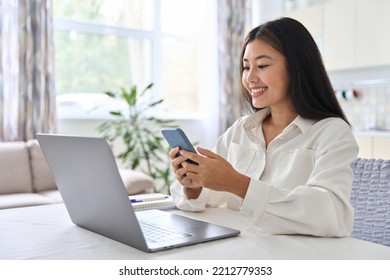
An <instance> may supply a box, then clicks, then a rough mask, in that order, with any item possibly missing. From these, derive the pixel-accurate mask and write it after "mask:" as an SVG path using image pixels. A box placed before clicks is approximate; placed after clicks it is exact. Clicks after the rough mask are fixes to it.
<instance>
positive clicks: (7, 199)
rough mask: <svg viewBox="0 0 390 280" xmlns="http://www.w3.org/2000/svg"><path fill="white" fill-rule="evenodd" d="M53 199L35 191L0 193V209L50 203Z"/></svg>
mask: <svg viewBox="0 0 390 280" xmlns="http://www.w3.org/2000/svg"><path fill="white" fill-rule="evenodd" d="M51 203H53V201H52V200H51V199H49V198H47V197H44V196H42V195H40V194H36V193H13V194H4V195H0V209H7V208H16V207H27V206H36V205H45V204H51Z"/></svg>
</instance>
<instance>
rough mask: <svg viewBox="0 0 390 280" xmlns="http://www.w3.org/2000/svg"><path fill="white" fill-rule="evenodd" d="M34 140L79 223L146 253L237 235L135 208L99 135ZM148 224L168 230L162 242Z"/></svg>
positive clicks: (75, 219) (201, 223)
mask: <svg viewBox="0 0 390 280" xmlns="http://www.w3.org/2000/svg"><path fill="white" fill-rule="evenodd" d="M37 139H38V142H39V144H40V146H41V149H42V151H43V154H44V156H45V158H46V160H47V162H48V164H49V166H50V169H51V171H52V173H53V176H54V179H55V182H56V184H57V187H58V189H59V191H60V193H61V196H62V198H63V200H64V203H65V206H66V208H67V210H68V213H69V216H70V218H71V220H72V222H73V223H74V224H76V225H78V226H80V227H83V228H85V229H88V230H91V231H93V232H96V233H98V234H101V235H104V236H106V237H109V238H112V239H114V240H117V241H119V242H122V243H125V244H127V245H130V246H132V247H135V248H137V249H140V250H143V251H146V252H154V251H159V250H164V249H168V248H175V247H179V246H184V245H190V244H195V243H200V242H204V241H210V240H216V239H220V238H226V237H232V236H236V235H238V234H239V233H240V232H239V231H238V230H235V229H230V228H227V227H223V226H219V225H215V224H210V223H206V222H203V221H198V220H195V219H191V218H188V217H183V216H180V215H175V214H173V213H169V212H164V211H160V210H146V211H137V212H135V211H134V209H133V207H132V205H131V202H130V200H129V197H128V194H127V191H126V189H125V187H124V185H123V182H122V178H121V177H120V175H119V171H118V167H117V165H116V161H115V158H114V156H113V153H112V151H111V148H110V146H109V145H108V143H107V141H106V140H105V139H103V138H94V137H80V136H66V135H56V134H42V133H38V134H37ZM148 228H152V229H154V230H156V229H157V234H162V233H163V232H165V231H166V230H168V229H169V230H171V232H168V235H167V237H166V239H164V238H163V239H162V240H161V239H160V237H153V236H152V237H150V236H147V235H146V231H147V229H148ZM155 233H156V231H155Z"/></svg>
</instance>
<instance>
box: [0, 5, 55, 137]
mask: <svg viewBox="0 0 390 280" xmlns="http://www.w3.org/2000/svg"><path fill="white" fill-rule="evenodd" d="M0 8H1V14H0V26H1V33H0V53H1V56H0V62H1V63H0V141H26V140H28V139H33V138H35V134H36V133H37V132H48V133H52V132H55V131H56V114H55V91H54V61H53V60H54V51H53V48H54V44H53V26H52V6H51V0H1V7H0Z"/></svg>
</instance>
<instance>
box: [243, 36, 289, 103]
mask: <svg viewBox="0 0 390 280" xmlns="http://www.w3.org/2000/svg"><path fill="white" fill-rule="evenodd" d="M241 63H242V64H243V72H242V84H243V86H244V87H245V88H246V90H247V91H248V92H249V93H250V94H251V96H252V104H253V106H254V107H255V108H258V109H261V108H265V107H274V108H276V107H280V106H282V107H284V106H287V107H288V105H289V99H290V97H289V92H288V90H289V74H288V71H287V62H286V59H285V57H284V56H283V55H282V54H281V53H279V52H278V51H276V50H275V49H274V48H272V47H271V46H270V45H269V44H268V43H266V42H265V41H263V40H258V39H256V40H253V41H251V42H249V43H248V44H247V46H246V48H245V52H244V56H243V61H242V62H241Z"/></svg>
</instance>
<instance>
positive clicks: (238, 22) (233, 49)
mask: <svg viewBox="0 0 390 280" xmlns="http://www.w3.org/2000/svg"><path fill="white" fill-rule="evenodd" d="M251 3H252V1H251V0H218V70H219V73H218V74H219V82H218V83H219V97H220V98H219V129H220V131H219V134H221V133H223V132H225V130H226V129H227V128H228V127H229V126H230V125H231V124H232V123H233V122H234V121H235V120H236V119H237V118H238V117H240V116H241V115H242V114H243V108H242V104H241V101H240V94H241V93H240V90H241V77H240V63H241V62H240V61H239V60H240V54H241V46H242V42H243V40H244V38H245V35H246V33H247V32H248V31H249V28H250V26H251V19H252V17H251V6H252V5H251Z"/></svg>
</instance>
